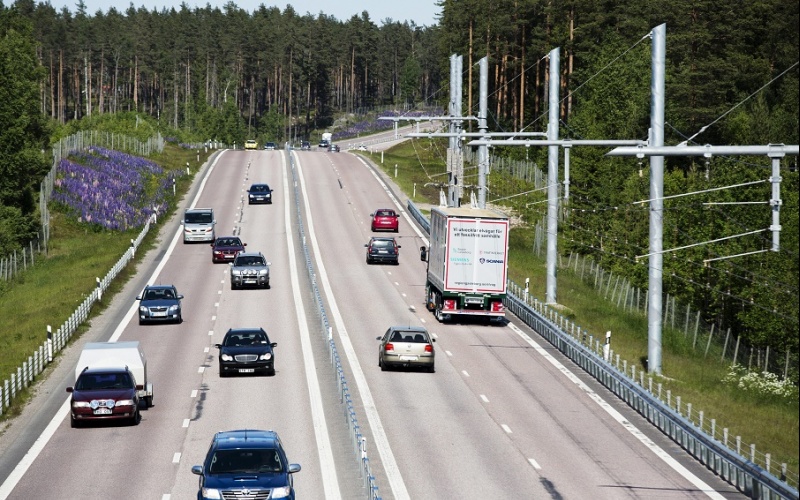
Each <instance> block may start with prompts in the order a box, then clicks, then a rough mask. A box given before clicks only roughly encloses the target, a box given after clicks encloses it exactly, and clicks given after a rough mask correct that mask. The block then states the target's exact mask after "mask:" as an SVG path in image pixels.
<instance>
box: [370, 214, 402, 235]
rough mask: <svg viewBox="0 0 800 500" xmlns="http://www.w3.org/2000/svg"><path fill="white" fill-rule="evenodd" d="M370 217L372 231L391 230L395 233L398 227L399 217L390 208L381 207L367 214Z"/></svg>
mask: <svg viewBox="0 0 800 500" xmlns="http://www.w3.org/2000/svg"><path fill="white" fill-rule="evenodd" d="M369 215H370V217H372V230H373V231H392V232H394V233H396V232H397V231H398V229H399V228H400V219H399V217H398V216H397V212H395V211H394V210H392V209H391V208H381V209H379V210H375V212H374V213H371V214H369Z"/></svg>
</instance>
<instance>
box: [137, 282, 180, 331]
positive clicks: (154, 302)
mask: <svg viewBox="0 0 800 500" xmlns="http://www.w3.org/2000/svg"><path fill="white" fill-rule="evenodd" d="M136 300H138V301H139V324H140V325H143V324H145V323H152V322H164V321H171V322H174V323H180V322H182V321H183V318H182V317H181V300H183V295H181V294H179V293H178V290H177V288H175V287H174V286H173V285H147V286H146V287H144V290H143V291H142V294H141V295H139V296H138V297H136Z"/></svg>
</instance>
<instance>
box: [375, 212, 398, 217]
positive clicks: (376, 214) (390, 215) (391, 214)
mask: <svg viewBox="0 0 800 500" xmlns="http://www.w3.org/2000/svg"><path fill="white" fill-rule="evenodd" d="M375 216H376V217H394V212H393V211H392V210H378V211H377V212H375Z"/></svg>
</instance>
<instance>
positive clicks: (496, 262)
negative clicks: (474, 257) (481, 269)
mask: <svg viewBox="0 0 800 500" xmlns="http://www.w3.org/2000/svg"><path fill="white" fill-rule="evenodd" d="M480 262H481V264H502V263H503V261H502V260H499V259H484V258H481V259H480Z"/></svg>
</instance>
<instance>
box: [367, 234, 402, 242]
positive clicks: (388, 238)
mask: <svg viewBox="0 0 800 500" xmlns="http://www.w3.org/2000/svg"><path fill="white" fill-rule="evenodd" d="M369 241H394V242H395V243H397V242H396V241H395V239H394V238H392V237H391V236H373V237H371V238H370V239H369Z"/></svg>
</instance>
